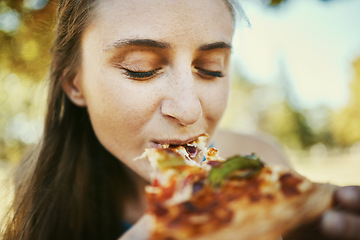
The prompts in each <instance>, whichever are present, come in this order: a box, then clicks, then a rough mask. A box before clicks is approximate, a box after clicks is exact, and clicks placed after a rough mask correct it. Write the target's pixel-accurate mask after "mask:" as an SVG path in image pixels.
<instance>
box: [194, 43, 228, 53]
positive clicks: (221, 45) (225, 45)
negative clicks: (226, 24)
mask: <svg viewBox="0 0 360 240" xmlns="http://www.w3.org/2000/svg"><path fill="white" fill-rule="evenodd" d="M219 48H225V49H231V48H232V47H231V44H229V43H226V42H214V43H209V44H204V45H201V46H200V47H199V49H198V50H199V51H209V50H214V49H219Z"/></svg>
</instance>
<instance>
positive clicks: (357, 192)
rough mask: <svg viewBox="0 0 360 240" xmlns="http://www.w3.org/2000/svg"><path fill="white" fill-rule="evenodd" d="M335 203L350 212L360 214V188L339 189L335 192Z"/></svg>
mask: <svg viewBox="0 0 360 240" xmlns="http://www.w3.org/2000/svg"><path fill="white" fill-rule="evenodd" d="M335 202H336V203H337V204H339V205H340V206H342V207H345V208H346V209H348V210H353V211H357V212H360V186H347V187H341V188H338V189H337V190H336V192H335Z"/></svg>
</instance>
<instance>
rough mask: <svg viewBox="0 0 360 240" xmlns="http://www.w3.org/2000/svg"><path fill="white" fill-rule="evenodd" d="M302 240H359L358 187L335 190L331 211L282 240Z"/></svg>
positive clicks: (359, 205)
mask: <svg viewBox="0 0 360 240" xmlns="http://www.w3.org/2000/svg"><path fill="white" fill-rule="evenodd" d="M302 239H308V240H312V239H314V240H315V239H316V240H322V239H323V240H325V239H329V240H330V239H332V240H336V239H338V240H340V239H341V240H344V239H348V240H351V239H353V240H357V239H360V186H346V187H339V188H337V189H336V190H335V192H334V206H333V208H332V209H330V210H328V211H326V212H325V213H324V214H323V215H322V216H321V217H320V218H319V219H317V220H315V221H313V222H311V223H309V224H306V225H302V226H301V227H299V228H297V229H295V230H294V231H292V232H291V233H289V234H288V235H287V236H285V237H284V240H302Z"/></svg>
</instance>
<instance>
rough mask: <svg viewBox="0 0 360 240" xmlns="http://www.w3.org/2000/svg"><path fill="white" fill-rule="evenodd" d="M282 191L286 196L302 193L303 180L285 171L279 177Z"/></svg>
mask: <svg viewBox="0 0 360 240" xmlns="http://www.w3.org/2000/svg"><path fill="white" fill-rule="evenodd" d="M279 180H280V183H281V191H282V193H283V194H284V195H285V196H288V197H291V196H294V195H298V194H300V191H299V184H300V183H301V182H302V180H301V179H300V178H298V177H296V176H294V175H293V174H291V173H285V174H283V175H281V176H280V178H279Z"/></svg>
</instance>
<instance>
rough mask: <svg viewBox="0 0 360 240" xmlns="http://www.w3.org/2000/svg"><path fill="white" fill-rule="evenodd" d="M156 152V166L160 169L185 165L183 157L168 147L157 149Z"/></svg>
mask: <svg viewBox="0 0 360 240" xmlns="http://www.w3.org/2000/svg"><path fill="white" fill-rule="evenodd" d="M157 153H159V154H158V157H157V160H156V161H157V167H158V168H160V169H161V170H164V169H168V168H177V167H179V166H185V165H186V164H185V161H184V159H183V157H182V156H181V155H180V154H177V153H176V152H174V151H172V150H170V149H158V150H157Z"/></svg>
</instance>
